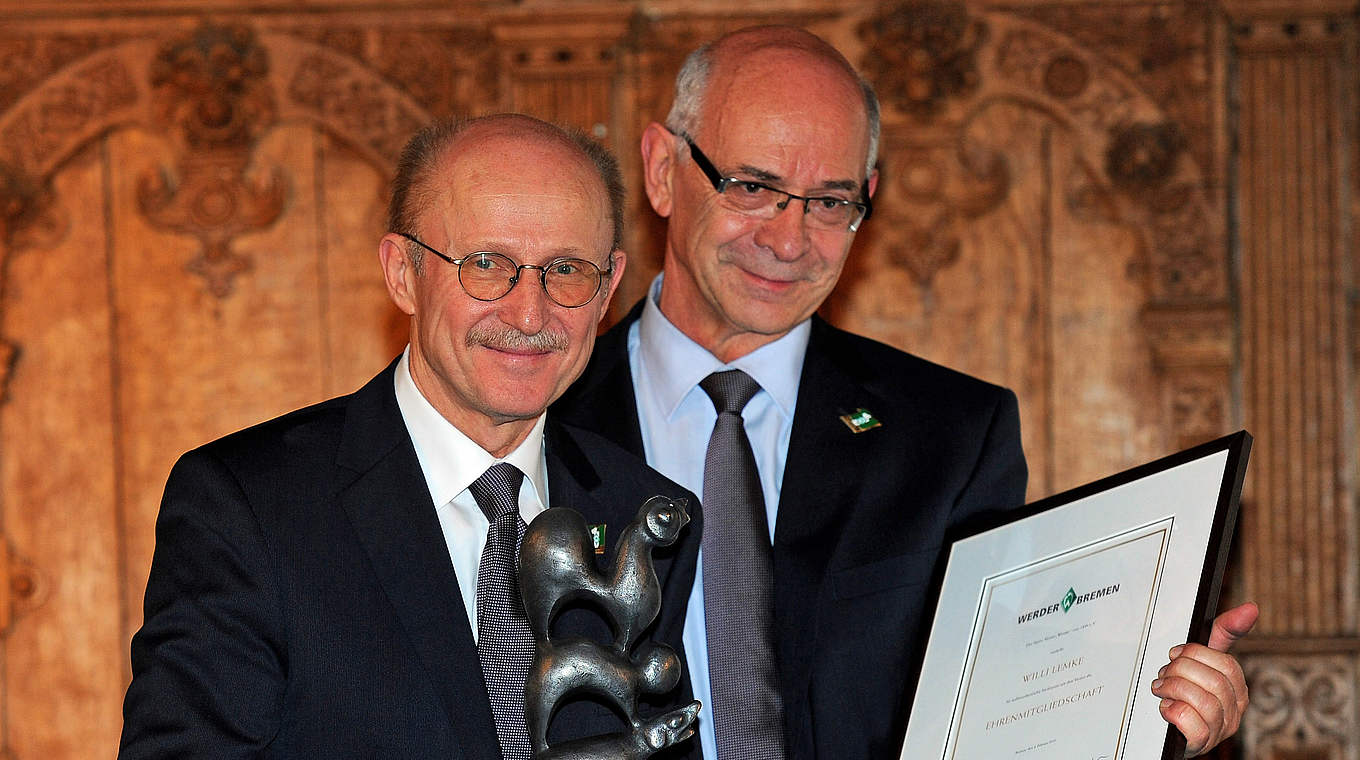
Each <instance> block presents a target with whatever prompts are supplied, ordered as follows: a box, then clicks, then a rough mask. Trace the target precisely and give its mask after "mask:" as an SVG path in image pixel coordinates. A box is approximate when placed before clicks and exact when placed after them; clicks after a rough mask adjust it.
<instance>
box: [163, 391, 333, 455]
mask: <svg viewBox="0 0 1360 760" xmlns="http://www.w3.org/2000/svg"><path fill="white" fill-rule="evenodd" d="M348 399H349V397H348V396H340V397H337V398H333V399H328V400H326V401H322V402H320V403H317V404H312V405H310V406H305V407H303V408H301V409H296V410H294V411H291V412H288V413H287V414H283V415H280V416H278V417H275V418H273V419H270V420H265V421H264V422H260V423H257V424H255V425H251V426H250V427H247V428H243V429H241V430H238V431H236V432H234V433H230V434H228V435H225V436H223V437H221V438H218V439H217V440H215V441H211V442H209V443H206V444H204V445H202V446H200V447H198V448H197V449H194V450H193V451H190V452H189V453H188V454H185V458H193V457H197V456H208V457H211V458H214V459H217V460H219V461H221V462H222V463H224V464H225V465H227V466H228V467H229V468H230V469H232V470H236V471H239V470H243V469H247V470H248V469H251V468H252V467H255V466H258V465H260V464H265V463H268V465H269V466H270V467H280V466H285V467H286V466H290V465H291V466H298V467H309V466H313V464H314V463H315V462H316V461H317V459H318V457H325V458H327V459H331V460H333V459H334V454H335V450H336V448H337V447H338V445H339V441H340V433H341V430H342V428H343V426H344V420H345V410H346V402H347V400H348Z"/></svg>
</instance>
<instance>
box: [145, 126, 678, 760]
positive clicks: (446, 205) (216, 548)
mask: <svg viewBox="0 0 1360 760" xmlns="http://www.w3.org/2000/svg"><path fill="white" fill-rule="evenodd" d="M393 187H394V191H393V196H392V199H391V204H390V212H389V225H388V229H389V232H388V233H387V234H386V235H384V236H383V238H382V240H381V241H380V244H379V249H378V254H379V259H380V262H381V264H382V271H383V275H384V278H385V281H386V284H387V289H388V293H389V295H390V296H391V298H392V301H393V302H394V303H395V304H396V305H397V307H398V308H399V309H401V311H402V312H404V313H405V314H407V315H408V316H409V318H410V344H409V346H408V347H407V349H406V351H405V352H404V353H403V354H402V356H401V357H400V358H399V359H397V360H396V361H394V362H393V363H392V365H390V366H389V367H388V368H387V369H386V370H385V371H384V372H382V373H381V374H379V375H378V376H377V377H375V378H374V379H373V380H372V381H370V382H369V383H368V384H367V385H366V386H364V387H363V388H362V389H360V390H359V391H358V392H356V393H354V394H352V395H349V396H345V397H342V398H337V399H333V400H331V401H327V402H324V403H322V404H319V405H316V406H312V407H309V408H306V409H302V410H299V411H297V412H294V413H292V414H289V415H286V416H284V417H281V418H279V419H276V420H272V421H270V422H266V423H263V424H262V425H259V426H256V427H253V428H250V429H247V430H244V431H241V432H238V433H235V434H233V435H231V436H228V437H226V438H224V439H222V440H219V441H216V442H213V443H210V444H208V445H206V446H204V447H202V448H200V449H197V450H195V451H192V452H190V453H188V454H186V455H185V456H184V457H183V458H181V460H180V461H179V462H178V463H177V464H176V465H175V468H174V470H173V472H172V473H171V475H170V479H169V482H168V484H167V485H166V490H165V498H164V501H163V502H162V505H161V512H160V516H159V518H158V520H157V528H156V550H155V556H154V558H153V560H152V567H151V575H150V580H149V581H148V583H147V592H146V605H145V613H146V620H145V623H144V625H143V626H142V628H141V630H140V631H139V632H138V633H137V635H136V636H135V637H134V639H133V642H132V671H133V678H132V684H131V686H130V687H129V688H128V692H127V697H126V700H125V703H124V726H123V739H122V745H121V748H120V751H119V757H121V758H125V759H127V760H131V759H133V758H139V759H140V758H177V759H178V758H192V757H214V758H236V757H240V758H245V757H251V758H260V757H269V758H322V757H364V758H393V760H397V759H400V760H410V759H411V758H431V759H433V758H439V760H448V759H449V758H464V759H466V760H495V759H497V758H501V757H505V758H518V759H520V760H527V759H528V757H529V737H528V734H527V732H526V726H525V714H524V683H525V677H526V675H525V674H526V673H527V672H528V661H527V659H525V657H524V656H525V654H526V653H525V650H524V649H523V644H524V637H525V636H527V635H528V628H527V624H526V623H525V620H524V610H523V607H522V605H520V602H519V598H518V592H517V591H516V590H515V586H514V577H513V572H514V569H513V567H514V559H515V556H514V554H515V551H516V547H517V545H518V540H519V539H520V538H521V537H522V535H523V530H524V526H525V524H526V523H528V522H531V521H532V520H533V519H534V517H535V516H536V515H538V514H539V513H541V512H542V511H543V510H544V509H545V508H546V507H549V506H554V507H556V506H567V507H573V508H575V509H576V510H578V511H580V512H581V513H582V514H583V515H584V516H585V518H586V520H587V521H588V522H589V523H591V524H606V525H613V526H615V527H616V530H617V529H622V527H623V526H624V525H626V524H627V523H628V522H630V521H631V520H632V518H633V516H634V514H635V513H636V511H637V510H638V508H639V505H640V504H641V502H642V500H643V499H646V498H647V497H649V496H652V495H654V494H660V495H666V496H670V497H672V498H677V499H678V498H688V499H689V500H690V503H691V505H693V504H694V499H693V497H692V495H689V494H688V492H686V491H684V490H683V489H681V488H679V487H678V486H676V485H675V484H673V483H671V482H670V481H668V480H666V479H664V478H662V477H660V476H659V475H657V474H656V473H655V472H653V471H652V470H650V469H648V468H647V467H646V465H645V464H644V463H642V462H641V460H639V459H637V458H636V457H634V456H632V455H630V454H628V453H627V452H624V451H623V450H621V449H619V448H618V447H617V446H614V445H612V444H610V443H609V442H607V441H605V440H604V439H602V438H600V437H599V436H597V435H593V434H591V433H588V432H586V431H583V430H579V429H576V428H572V427H568V426H565V425H560V424H556V422H555V421H554V420H551V419H548V418H547V416H546V415H545V412H544V410H545V409H546V407H547V406H548V404H549V403H550V402H551V401H552V400H553V399H555V398H556V397H557V396H558V395H560V394H561V392H562V391H563V389H565V388H566V387H567V386H568V385H569V384H570V383H571V382H572V381H573V380H574V379H575V378H576V377H577V376H578V375H579V374H580V372H581V370H582V368H583V367H584V366H585V364H586V362H587V360H588V358H589V356H590V352H591V346H592V344H593V342H594V339H595V332H596V327H597V325H598V323H599V320H600V317H601V316H602V315H603V314H605V312H606V310H607V307H608V303H609V299H610V297H611V296H612V295H613V293H614V289H615V287H617V285H618V283H619V278H620V277H621V275H622V272H623V267H624V258H625V257H624V252H623V251H622V250H620V249H619V240H620V224H621V217H620V208H621V202H622V197H623V191H622V183H621V181H620V178H619V175H618V169H617V166H616V164H615V162H614V161H613V159H612V158H611V157H610V156H609V155H608V154H607V153H606V152H605V151H603V150H602V149H601V148H599V147H598V146H596V145H595V144H594V143H592V142H590V141H589V140H588V139H585V138H582V137H580V136H576V135H569V134H567V133H564V132H563V131H561V130H560V129H558V128H556V127H553V126H551V125H548V124H545V123H543V122H539V121H536V120H534V119H530V118H528V117H523V116H497V117H488V118H484V119H478V120H473V121H469V122H461V123H449V124H438V125H434V126H432V127H431V128H429V129H427V130H425V131H423V132H421V133H420V134H418V135H417V136H416V137H415V138H413V140H412V141H411V143H410V144H409V145H408V146H407V148H406V150H405V152H404V153H403V155H402V159H401V163H400V164H399V166H398V168H397V174H396V180H395V182H394V185H393ZM694 516H695V518H697V514H696V515H694ZM698 528H699V525H698V524H697V520H696V522H692V523H691V525H690V530H688V531H686V532H684V533H682V534H681V538H680V540H679V541H677V542H676V543H675V544H673V545H672V546H670V547H667V548H665V549H660V550H658V551H657V552H656V555H655V558H656V563H655V564H656V569H657V574H658V577H659V579H660V582H661V584H662V588H663V589H665V590H666V591H665V593H666V595H667V596H668V597H675V598H674V599H671V600H670V602H669V603H668V604H666V605H664V607H663V609H666V612H665V613H663V617H662V618H661V620H660V622H659V624H658V629H657V631H656V638H658V639H661V640H662V641H669V642H671V643H672V645H673V646H675V647H676V648H677V649H678V648H679V646H680V641H679V639H680V635H679V634H680V632H679V620H680V618H681V617H682V616H683V612H684V596H685V594H687V593H688V589H689V586H690V583H691V579H692V576H693V573H694V562H695V555H696V553H697V536H698ZM611 553H612V552H611ZM601 559H602V564H603V563H608V562H611V561H612V559H611V558H610V557H609V556H608V555H606V556H604V557H602V558H601ZM583 630H584V629H583ZM573 632H574V631H571V630H566V629H564V630H562V631H561V633H564V634H565V633H573ZM528 643H529V646H530V650H529V651H532V640H529V642H528ZM659 706H668V705H666V704H662V705H659ZM582 707H583V709H581V710H569V711H568V712H567V713H566V714H564V715H563V716H562V720H560V721H558V725H557V726H556V729H557V733H558V735H561V736H565V737H571V738H576V737H583V736H591V735H594V734H599V733H605V732H612V731H615V730H617V729H618V728H619V727H620V722H619V721H618V719H617V718H616V717H615V716H614V715H612V714H611V713H610V712H609V711H608V710H607V709H605V708H603V707H599V706H591V705H584V706H582Z"/></svg>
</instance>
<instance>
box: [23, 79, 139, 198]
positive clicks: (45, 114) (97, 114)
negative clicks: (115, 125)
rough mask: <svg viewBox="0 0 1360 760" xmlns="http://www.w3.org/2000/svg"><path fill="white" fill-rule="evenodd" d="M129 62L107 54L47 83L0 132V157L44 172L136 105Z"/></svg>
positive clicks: (29, 169) (26, 169) (35, 172)
mask: <svg viewBox="0 0 1360 760" xmlns="http://www.w3.org/2000/svg"><path fill="white" fill-rule="evenodd" d="M137 98H138V94H137V87H136V86H135V85H134V84H133V81H132V76H131V74H130V73H129V72H128V70H127V66H126V65H125V64H124V63H123V62H122V61H121V60H119V59H117V58H115V57H112V56H107V57H99V58H96V59H94V60H91V61H89V62H87V63H82V64H81V65H80V66H77V67H75V68H74V69H72V70H71V71H69V72H64V73H63V75H62V76H61V77H60V78H59V79H58V80H57V81H55V82H53V83H51V84H49V85H46V86H44V87H43V88H42V90H41V91H40V92H39V93H38V94H37V95H36V96H35V97H34V98H33V99H32V100H31V101H30V102H25V103H24V104H23V110H21V111H19V112H18V113H16V114H14V116H13V117H12V118H9V119H8V120H7V123H6V124H5V126H4V129H3V132H0V155H3V156H4V157H5V158H6V159H8V160H9V161H11V162H12V163H14V164H15V165H16V166H18V167H20V168H22V169H23V170H24V171H27V172H29V173H30V174H34V175H38V176H42V175H44V174H45V173H46V172H47V171H50V170H51V168H52V167H51V165H50V163H51V162H54V161H55V160H56V158H57V157H61V156H66V155H68V153H69V151H70V149H71V148H72V147H73V146H74V144H76V143H78V142H80V141H81V140H83V139H86V138H88V137H89V136H90V132H91V130H93V129H97V128H99V127H101V126H103V125H105V124H108V123H109V122H112V121H116V116H117V114H118V112H119V111H121V110H124V109H128V108H130V107H131V106H134V105H136V103H137Z"/></svg>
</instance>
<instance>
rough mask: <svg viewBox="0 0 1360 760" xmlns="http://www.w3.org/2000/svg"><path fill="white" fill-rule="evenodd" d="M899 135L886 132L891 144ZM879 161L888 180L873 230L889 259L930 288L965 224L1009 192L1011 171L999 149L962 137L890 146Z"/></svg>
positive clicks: (955, 250)
mask: <svg viewBox="0 0 1360 760" xmlns="http://www.w3.org/2000/svg"><path fill="white" fill-rule="evenodd" d="M967 132H968V130H967V129H963V130H961V134H963V135H966V134H967ZM899 139H900V138H899V136H897V135H890V136H889V140H890V141H891V142H893V143H898V141H899ZM884 161H885V167H884V171H883V176H884V177H885V178H890V179H889V181H888V182H886V183H885V185H884V186H883V187H882V191H883V192H882V195H883V196H885V197H886V198H887V199H888V200H886V201H885V202H883V203H882V204H880V206H879V208H880V209H882V210H883V216H884V219H883V221H881V222H878V223H876V224H875V229H876V231H877V234H879V235H881V236H882V237H881V238H880V240H881V244H882V245H883V247H884V250H886V252H887V258H888V261H889V262H890V263H892V264H893V265H894V266H897V267H901V268H902V269H904V270H906V271H907V272H908V273H909V274H910V275H911V278H912V280H914V281H915V282H916V283H917V284H918V285H921V286H923V287H925V286H929V285H930V283H931V282H932V281H933V280H934V278H935V275H936V274H937V273H939V272H940V271H941V270H942V269H944V268H946V267H948V266H950V265H952V264H953V263H954V262H955V261H957V260H958V256H959V247H960V242H959V240H960V236H961V235H962V233H963V230H964V228H965V227H966V226H967V225H968V224H970V223H971V222H972V220H974V219H977V218H978V217H980V216H982V215H984V214H986V213H988V212H989V211H991V210H993V209H995V208H996V207H997V206H999V205H1000V204H1001V201H1002V200H1004V199H1005V197H1006V194H1007V193H1009V192H1010V188H1011V175H1010V169H1009V167H1008V166H1007V165H1006V161H1005V157H1004V156H1003V155H1002V154H1001V153H999V152H996V151H993V150H990V149H987V148H985V147H983V146H981V145H978V144H975V143H970V142H969V141H968V140H967V138H966V137H961V138H960V142H959V143H958V144H957V145H955V146H949V145H943V146H911V145H901V144H894V145H893V146H892V148H891V149H890V150H888V151H885V156H884Z"/></svg>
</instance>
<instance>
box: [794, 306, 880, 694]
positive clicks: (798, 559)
mask: <svg viewBox="0 0 1360 760" xmlns="http://www.w3.org/2000/svg"><path fill="white" fill-rule="evenodd" d="M828 330H829V328H827V326H826V324H825V323H824V322H822V321H821V320H820V319H818V318H816V317H814V318H813V326H812V334H811V336H810V337H809V340H808V350H807V358H806V359H805V360H804V363H803V373H802V378H801V379H800V381H799V386H798V402H797V407H796V411H795V412H794V424H793V432H792V434H791V436H790V440H789V451H788V459H787V460H786V462H785V466H784V481H783V483H782V485H781V486H780V497H779V514H778V517H777V518H776V522H775V541H774V574H775V578H774V584H775V588H774V595H775V599H774V602H775V604H774V608H775V636H776V638H777V642H776V645H777V651H778V655H779V663H780V671H781V679H780V680H781V683H782V684H783V685H784V690H785V700H786V701H788V700H791V699H793V698H794V697H795V695H798V694H801V693H803V692H804V691H805V689H806V688H807V682H808V676H809V673H810V672H811V671H810V668H811V662H812V661H813V653H814V650H815V647H816V637H815V634H816V631H817V629H818V624H817V620H818V611H819V609H820V608H821V604H820V600H821V597H822V594H823V593H824V589H823V581H824V579H825V577H826V571H827V568H828V565H829V563H830V561H831V559H832V556H833V555H834V553H835V551H836V548H837V545H838V543H839V541H840V538H841V533H842V528H843V527H844V526H845V525H846V524H847V522H848V521H849V520H850V517H851V515H852V513H853V511H854V507H855V500H856V498H857V492H858V490H859V484H860V483H861V482H863V478H865V477H866V473H865V471H864V466H865V462H866V461H868V460H869V457H868V456H867V452H868V447H871V446H872V445H873V441H872V440H871V439H872V438H873V437H874V436H873V434H872V433H870V434H868V435H856V434H854V433H852V432H851V431H850V429H849V428H848V427H847V426H846V425H845V423H843V422H842V421H841V420H840V415H842V414H846V413H849V412H853V411H854V410H855V409H856V408H858V407H860V406H865V407H869V408H872V407H873V406H874V403H873V401H874V397H873V396H872V395H870V394H869V392H868V391H866V390H865V389H864V388H863V386H862V385H861V384H860V383H858V382H857V381H856V380H855V379H854V378H853V377H852V375H851V374H850V372H849V371H848V368H846V367H843V366H840V364H839V363H838V362H837V360H836V357H835V354H834V351H833V347H832V346H829V345H828V337H829V336H828Z"/></svg>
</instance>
